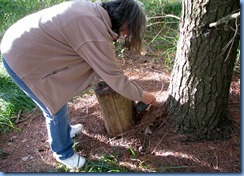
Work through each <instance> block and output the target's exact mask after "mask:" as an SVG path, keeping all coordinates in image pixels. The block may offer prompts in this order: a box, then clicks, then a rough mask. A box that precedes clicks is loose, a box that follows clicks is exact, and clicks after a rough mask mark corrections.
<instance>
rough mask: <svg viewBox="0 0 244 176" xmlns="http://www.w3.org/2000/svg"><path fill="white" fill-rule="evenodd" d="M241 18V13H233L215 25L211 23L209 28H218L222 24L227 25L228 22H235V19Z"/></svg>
mask: <svg viewBox="0 0 244 176" xmlns="http://www.w3.org/2000/svg"><path fill="white" fill-rule="evenodd" d="M239 16H240V11H239V12H237V13H233V14H230V15H227V16H225V17H223V18H220V19H219V20H218V21H216V22H214V23H210V24H209V27H210V28H212V27H217V26H218V25H220V24H222V23H226V22H227V21H230V20H233V19H236V18H238V17H239Z"/></svg>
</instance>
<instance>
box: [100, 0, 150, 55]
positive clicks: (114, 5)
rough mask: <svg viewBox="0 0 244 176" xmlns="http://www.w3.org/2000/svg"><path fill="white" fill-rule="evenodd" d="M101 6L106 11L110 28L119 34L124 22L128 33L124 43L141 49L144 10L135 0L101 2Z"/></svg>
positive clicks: (136, 49)
mask: <svg viewBox="0 0 244 176" xmlns="http://www.w3.org/2000/svg"><path fill="white" fill-rule="evenodd" d="M102 7H103V8H104V9H105V10H106V11H107V12H108V15H109V17H110V19H111V22H112V30H113V31H114V32H116V33H117V34H118V35H120V31H119V29H120V27H121V26H122V25H123V24H124V23H125V24H127V27H128V34H127V36H126V38H125V45H126V46H127V47H128V48H129V49H132V48H133V49H134V50H135V51H136V52H140V51H141V50H142V45H143V38H144V34H145V30H146V17H145V13H144V10H143V8H142V6H141V4H139V3H138V2H137V1H135V0H114V1H109V2H103V3H102Z"/></svg>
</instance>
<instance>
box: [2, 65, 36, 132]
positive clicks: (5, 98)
mask: <svg viewBox="0 0 244 176" xmlns="http://www.w3.org/2000/svg"><path fill="white" fill-rule="evenodd" d="M34 107H35V105H34V103H33V102H32V100H31V99H29V98H28V97H27V96H26V95H25V94H24V93H23V92H22V91H21V90H20V89H19V88H18V87H17V85H16V84H15V83H14V82H13V81H12V79H10V77H9V76H8V75H7V74H6V72H5V70H4V69H3V67H2V65H1V66H0V132H2V133H4V132H6V131H8V129H9V128H8V127H12V128H13V127H14V124H13V122H14V120H16V119H14V118H12V117H13V116H15V115H17V114H18V112H19V111H20V110H21V111H22V113H26V112H28V111H30V110H32V109H33V108H34Z"/></svg>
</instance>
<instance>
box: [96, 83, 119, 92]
mask: <svg viewBox="0 0 244 176" xmlns="http://www.w3.org/2000/svg"><path fill="white" fill-rule="evenodd" d="M94 91H95V93H96V94H98V95H107V94H111V93H115V91H114V90H113V89H112V88H111V87H109V85H108V84H107V83H106V82H105V81H100V82H98V83H97V84H96V86H95V88H94Z"/></svg>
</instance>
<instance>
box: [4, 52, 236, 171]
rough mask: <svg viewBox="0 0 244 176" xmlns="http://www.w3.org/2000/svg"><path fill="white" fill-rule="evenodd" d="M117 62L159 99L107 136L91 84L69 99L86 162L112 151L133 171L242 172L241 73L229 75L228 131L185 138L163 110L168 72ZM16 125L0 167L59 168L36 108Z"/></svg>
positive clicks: (146, 63)
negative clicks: (121, 130)
mask: <svg viewBox="0 0 244 176" xmlns="http://www.w3.org/2000/svg"><path fill="white" fill-rule="evenodd" d="M120 63H121V66H122V68H123V70H124V72H125V74H126V75H128V76H129V77H130V78H131V79H132V80H133V81H135V82H136V83H138V84H139V85H140V86H141V87H142V88H143V89H144V90H146V91H148V92H151V93H153V94H155V95H156V96H157V99H158V101H159V104H158V105H155V106H151V107H149V108H148V109H147V110H146V111H145V112H144V113H142V114H141V116H140V117H141V120H140V121H139V122H138V123H137V124H135V125H134V126H133V127H132V128H131V129H129V130H128V131H127V132H125V133H124V134H121V135H118V136H116V137H113V138H111V137H109V135H108V134H107V132H106V129H105V126H104V122H103V120H102V116H101V110H100V107H99V104H98V102H97V99H96V97H95V95H94V93H93V91H92V89H91V88H90V89H87V90H86V91H84V92H83V93H82V94H81V95H80V96H78V97H75V98H74V99H73V100H72V101H70V102H69V103H68V105H69V117H70V123H71V124H76V123H82V124H83V125H84V130H83V133H82V134H80V135H79V136H77V137H76V138H75V142H76V145H75V148H76V151H77V152H78V153H80V154H81V155H83V156H85V157H86V158H87V159H88V160H89V161H95V160H98V159H99V158H101V157H102V156H104V154H110V155H114V156H116V159H117V160H118V161H119V163H120V166H122V167H124V168H126V169H128V170H130V171H135V172H234V173H237V172H240V76H239V75H235V76H234V77H233V82H232V84H231V89H230V99H229V106H228V114H227V116H228V119H229V120H230V122H231V123H230V124H229V126H228V129H229V131H230V132H231V133H230V135H229V136H225V137H223V138H219V139H217V138H216V139H212V140H200V141H188V140H186V137H185V136H184V135H182V134H178V133H176V132H175V131H174V129H173V127H172V124H171V123H170V120H169V117H168V116H167V114H166V112H165V110H164V104H163V102H164V100H165V98H166V91H167V87H168V84H169V78H170V74H169V73H168V72H167V71H164V69H163V68H162V67H161V64H156V63H155V62H153V61H152V60H151V58H149V57H146V56H145V57H142V58H136V57H132V58H130V59H124V60H123V59H122V60H120ZM95 82H96V80H94V83H95ZM93 85H94V84H93ZM91 87H92V86H91ZM25 118H27V119H26V120H24V121H22V122H21V119H25ZM15 125H16V129H14V130H13V131H11V132H10V133H8V134H4V135H3V134H1V135H0V149H1V157H0V171H1V172H50V171H55V172H57V168H58V167H60V165H59V164H58V163H57V162H56V161H55V160H54V159H53V157H52V152H51V150H50V147H49V144H48V141H47V132H46V126H45V119H44V117H43V116H42V114H41V112H40V110H38V109H37V110H36V111H35V112H34V114H32V113H30V114H27V115H25V116H20V117H19V123H17V124H15ZM132 151H134V152H135V154H133V152H132Z"/></svg>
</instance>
